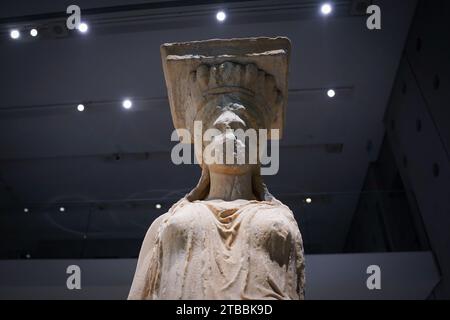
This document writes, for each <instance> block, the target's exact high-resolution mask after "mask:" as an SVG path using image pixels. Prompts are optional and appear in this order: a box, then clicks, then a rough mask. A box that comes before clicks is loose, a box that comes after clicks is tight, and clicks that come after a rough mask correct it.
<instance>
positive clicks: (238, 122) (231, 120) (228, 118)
mask: <svg viewBox="0 0 450 320" xmlns="http://www.w3.org/2000/svg"><path fill="white" fill-rule="evenodd" d="M214 126H215V127H216V128H224V127H225V128H232V129H237V128H245V127H246V124H245V121H244V120H242V119H241V118H240V117H239V116H238V115H237V114H236V113H234V112H232V111H229V110H227V111H224V112H222V113H221V114H220V116H219V117H218V118H217V119H216V121H214Z"/></svg>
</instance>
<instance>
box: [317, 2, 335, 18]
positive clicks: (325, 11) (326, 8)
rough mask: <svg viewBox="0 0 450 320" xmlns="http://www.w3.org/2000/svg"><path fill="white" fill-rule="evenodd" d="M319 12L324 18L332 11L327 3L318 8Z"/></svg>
mask: <svg viewBox="0 0 450 320" xmlns="http://www.w3.org/2000/svg"><path fill="white" fill-rule="evenodd" d="M320 11H321V12H322V14H323V15H324V16H327V15H329V14H330V13H331V12H332V11H333V7H332V6H331V4H329V3H324V4H323V5H322V6H321V7H320Z"/></svg>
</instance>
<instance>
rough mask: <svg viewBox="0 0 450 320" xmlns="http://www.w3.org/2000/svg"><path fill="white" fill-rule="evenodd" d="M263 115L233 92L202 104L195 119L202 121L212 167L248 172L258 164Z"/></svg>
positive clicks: (205, 150)
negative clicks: (259, 135) (259, 136)
mask: <svg viewBox="0 0 450 320" xmlns="http://www.w3.org/2000/svg"><path fill="white" fill-rule="evenodd" d="M244 104H245V105H244ZM261 118H262V117H261V114H258V110H257V108H256V107H253V106H251V105H250V104H249V103H245V102H243V101H242V99H241V98H239V99H238V97H235V96H233V95H222V96H218V97H216V98H214V99H212V100H210V101H209V102H208V103H207V104H206V105H205V106H204V107H203V108H202V110H201V111H200V112H199V113H198V115H197V118H196V120H197V121H201V122H202V127H203V143H202V151H203V162H204V163H205V164H206V165H207V166H208V168H209V170H210V171H212V172H220V173H226V174H245V173H247V172H250V171H251V170H253V168H254V167H256V166H257V165H258V129H261V128H263V127H264V126H263V124H262V122H263V121H262V119H261Z"/></svg>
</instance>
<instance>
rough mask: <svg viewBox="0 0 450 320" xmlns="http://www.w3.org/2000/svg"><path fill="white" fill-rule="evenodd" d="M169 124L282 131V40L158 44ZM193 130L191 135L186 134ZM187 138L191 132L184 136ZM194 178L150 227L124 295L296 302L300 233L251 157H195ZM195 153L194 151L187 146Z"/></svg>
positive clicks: (228, 137)
mask: <svg viewBox="0 0 450 320" xmlns="http://www.w3.org/2000/svg"><path fill="white" fill-rule="evenodd" d="M161 52H162V57H163V66H164V74H165V78H166V84H167V88H168V95H169V102H170V106H171V112H172V117H173V122H174V126H175V128H176V129H188V130H189V132H192V128H193V123H194V121H201V122H202V124H203V127H204V129H209V128H216V129H219V131H220V135H219V136H218V139H216V140H214V141H213V143H217V144H218V145H220V144H224V143H226V142H227V141H228V142H229V141H231V142H232V143H233V144H234V146H235V150H236V151H235V152H234V153H233V156H234V157H238V155H239V153H240V152H243V153H245V152H248V150H249V148H248V147H249V146H248V145H246V143H247V142H246V141H245V139H244V140H242V141H241V140H239V138H238V136H234V135H233V134H230V133H229V132H228V131H227V130H229V129H243V130H246V129H279V130H282V128H283V119H284V110H285V105H286V99H287V75H288V62H289V54H290V42H289V40H288V39H286V38H274V39H271V38H250V39H231V40H208V41H200V42H198V41H196V42H189V43H178V44H165V45H163V46H162V47H161ZM192 135H194V133H192ZM193 140H195V137H193ZM204 148H205V144H203V143H201V146H200V147H199V148H197V150H196V156H197V158H198V159H199V160H200V161H199V162H200V163H201V168H202V175H201V178H200V181H199V183H198V185H197V186H196V187H195V188H194V189H193V190H192V191H191V192H190V193H189V194H188V195H187V196H186V197H185V198H183V199H181V200H180V201H179V202H178V203H176V204H175V205H174V206H172V208H171V209H170V210H169V212H167V213H166V214H164V215H162V216H160V217H159V218H158V219H156V220H155V221H154V222H153V224H152V225H151V226H150V229H149V231H148V232H147V235H146V237H145V239H144V242H143V245H142V248H141V252H140V255H139V260H138V265H137V268H136V273H135V277H134V280H133V284H132V287H131V290H130V294H129V299H303V298H304V286H305V279H304V256H303V244H302V238H301V234H300V231H299V228H298V226H297V223H296V221H295V219H294V216H293V214H292V212H291V210H290V209H289V208H288V207H287V206H285V205H283V204H282V203H281V202H279V201H278V200H276V199H275V198H274V197H273V196H272V195H271V194H270V193H269V192H268V190H267V187H266V185H265V184H264V182H263V180H262V176H261V170H260V169H261V168H260V163H259V162H257V163H254V164H253V163H250V162H246V163H243V164H226V163H213V164H206V163H205V162H202V161H201V160H202V157H203V153H202V151H203V150H204ZM197 151H200V152H197Z"/></svg>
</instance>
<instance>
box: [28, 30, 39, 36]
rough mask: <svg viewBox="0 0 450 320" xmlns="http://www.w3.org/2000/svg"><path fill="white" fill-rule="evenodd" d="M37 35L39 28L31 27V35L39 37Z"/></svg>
mask: <svg viewBox="0 0 450 320" xmlns="http://www.w3.org/2000/svg"><path fill="white" fill-rule="evenodd" d="M37 35H38V31H37V29H31V30H30V36H32V37H37Z"/></svg>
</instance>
